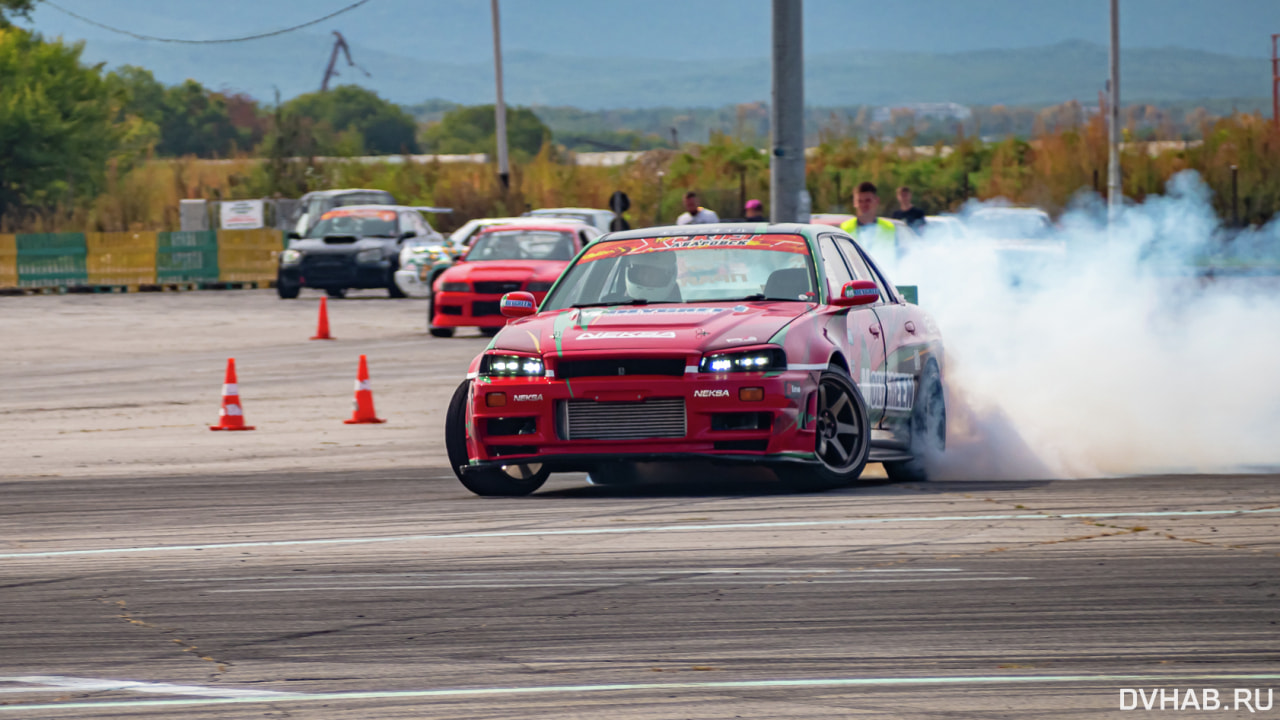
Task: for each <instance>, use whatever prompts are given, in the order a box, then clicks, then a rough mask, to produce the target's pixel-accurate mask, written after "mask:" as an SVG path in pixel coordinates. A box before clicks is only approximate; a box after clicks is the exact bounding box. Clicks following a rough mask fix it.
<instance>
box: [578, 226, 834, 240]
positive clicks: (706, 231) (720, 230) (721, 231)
mask: <svg viewBox="0 0 1280 720" xmlns="http://www.w3.org/2000/svg"><path fill="white" fill-rule="evenodd" d="M833 229H834V228H832V227H831V226H830V225H817V224H808V225H806V224H803V223H772V224H771V223H707V224H699V225H658V226H655V227H647V228H639V229H636V230H623V231H621V232H612V233H609V234H608V235H605V236H603V237H602V238H600V240H597V241H596V242H602V241H603V242H608V241H612V240H635V239H637V238H651V237H654V236H660V237H680V236H685V235H769V234H780V235H814V234H816V233H821V232H831V231H832V230H833Z"/></svg>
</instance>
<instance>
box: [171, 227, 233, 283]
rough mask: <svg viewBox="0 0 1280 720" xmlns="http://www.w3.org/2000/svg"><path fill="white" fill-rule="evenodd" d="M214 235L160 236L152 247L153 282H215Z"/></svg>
mask: <svg viewBox="0 0 1280 720" xmlns="http://www.w3.org/2000/svg"><path fill="white" fill-rule="evenodd" d="M217 281H218V233H217V232H215V231H213V230H196V231H186V232H162V233H159V237H158V239H157V243H156V282H159V283H178V282H195V283H201V282H217Z"/></svg>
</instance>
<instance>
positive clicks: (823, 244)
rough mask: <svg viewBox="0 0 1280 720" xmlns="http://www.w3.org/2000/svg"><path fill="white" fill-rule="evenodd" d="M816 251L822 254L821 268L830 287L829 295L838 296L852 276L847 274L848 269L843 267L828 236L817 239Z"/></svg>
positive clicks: (841, 260)
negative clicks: (824, 271)
mask: <svg viewBox="0 0 1280 720" xmlns="http://www.w3.org/2000/svg"><path fill="white" fill-rule="evenodd" d="M818 251H819V252H820V253H822V266H823V267H824V268H825V269H826V271H827V281H828V283H829V284H830V286H831V295H832V296H835V295H838V294H839V293H840V288H842V287H844V284H845V283H847V282H853V274H852V273H850V272H849V267H848V266H847V265H845V263H844V258H843V257H842V256H841V255H840V251H839V250H837V249H836V244H835V242H833V241H832V239H831V236H830V235H823V236H822V237H820V238H818Z"/></svg>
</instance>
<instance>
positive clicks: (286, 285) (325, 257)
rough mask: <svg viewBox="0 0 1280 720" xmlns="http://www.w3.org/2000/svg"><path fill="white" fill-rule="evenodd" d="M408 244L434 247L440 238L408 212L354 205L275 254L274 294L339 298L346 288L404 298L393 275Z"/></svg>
mask: <svg viewBox="0 0 1280 720" xmlns="http://www.w3.org/2000/svg"><path fill="white" fill-rule="evenodd" d="M411 240H412V241H425V242H428V243H434V244H439V243H443V242H444V236H443V235H441V234H440V233H438V232H436V230H435V229H434V228H432V227H431V225H430V223H428V222H427V221H426V220H425V219H424V218H423V217H422V215H421V213H420V212H419V211H418V210H417V209H416V208H412V207H406V206H403V205H354V206H351V207H341V208H337V209H334V210H329V211H328V212H326V213H324V214H323V215H321V216H320V221H319V222H317V223H316V224H315V225H314V226H312V228H311V229H310V230H309V231H307V233H306V235H304V236H303V237H301V238H297V239H294V240H291V241H290V243H289V247H288V248H287V249H285V251H284V252H282V253H280V264H279V268H278V270H277V272H276V292H277V293H278V294H279V295H280V297H282V298H285V299H292V298H296V297H298V293H299V291H300V290H301V289H302V288H304V287H308V288H318V289H321V290H324V291H325V292H326V293H328V294H329V297H335V298H339V297H343V296H344V295H346V292H347V290H348V289H351V288H386V289H387V294H388V295H390V296H391V297H393V298H400V297H404V293H403V292H402V291H401V290H400V287H399V285H397V284H396V281H395V274H396V270H398V269H399V265H400V250H401V248H402V247H403V246H404V245H405V243H406V242H409V241H411Z"/></svg>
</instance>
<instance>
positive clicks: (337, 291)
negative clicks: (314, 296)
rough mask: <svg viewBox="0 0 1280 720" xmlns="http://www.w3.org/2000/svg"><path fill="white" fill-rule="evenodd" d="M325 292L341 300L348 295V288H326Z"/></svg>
mask: <svg viewBox="0 0 1280 720" xmlns="http://www.w3.org/2000/svg"><path fill="white" fill-rule="evenodd" d="M324 294H325V295H328V296H329V297H331V298H335V299H338V300H341V299H342V298H344V297H346V296H347V289H346V288H325V290H324Z"/></svg>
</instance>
